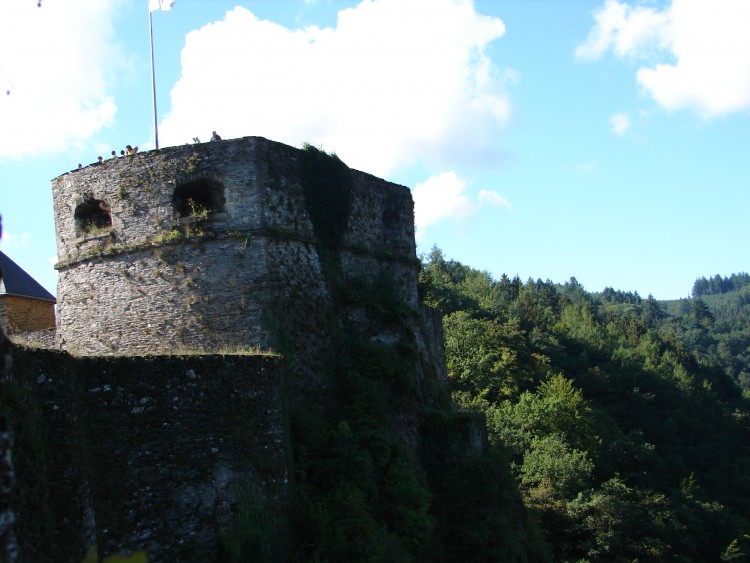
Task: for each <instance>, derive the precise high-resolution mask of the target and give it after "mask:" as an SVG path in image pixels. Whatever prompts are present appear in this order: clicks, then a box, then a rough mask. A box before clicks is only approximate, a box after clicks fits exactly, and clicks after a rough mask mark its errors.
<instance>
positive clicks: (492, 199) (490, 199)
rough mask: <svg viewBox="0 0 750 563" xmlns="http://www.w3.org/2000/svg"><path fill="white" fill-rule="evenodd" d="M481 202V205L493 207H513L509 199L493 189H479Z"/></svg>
mask: <svg viewBox="0 0 750 563" xmlns="http://www.w3.org/2000/svg"><path fill="white" fill-rule="evenodd" d="M479 204H480V206H481V205H491V206H492V207H505V208H506V209H513V208H512V207H511V205H510V203H508V200H507V199H505V198H504V197H503V196H501V195H500V194H499V193H497V192H493V191H491V190H479Z"/></svg>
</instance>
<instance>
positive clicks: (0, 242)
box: [0, 229, 31, 252]
mask: <svg viewBox="0 0 750 563" xmlns="http://www.w3.org/2000/svg"><path fill="white" fill-rule="evenodd" d="M30 243H31V233H21V234H20V235H16V234H15V233H11V232H8V230H7V229H4V230H3V238H2V239H0V246H1V247H2V248H3V249H4V250H6V251H8V252H18V251H19V250H23V249H24V248H28V247H29V244H30Z"/></svg>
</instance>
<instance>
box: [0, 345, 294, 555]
mask: <svg viewBox="0 0 750 563" xmlns="http://www.w3.org/2000/svg"><path fill="white" fill-rule="evenodd" d="M13 356H14V368H13V379H12V380H11V381H9V382H7V383H6V385H4V386H3V389H2V391H1V392H0V409H1V411H2V414H4V415H5V416H7V417H8V418H9V419H10V421H11V425H12V427H13V429H14V431H15V444H16V446H15V450H14V453H15V464H16V469H17V474H18V487H17V490H18V491H19V492H18V493H17V498H16V499H15V501H14V504H15V507H16V508H17V510H16V512H17V524H16V531H17V535H18V538H19V543H20V546H21V558H22V560H24V561H35V562H40V563H42V562H46V561H49V562H53V561H54V562H59V561H79V560H81V559H83V556H84V555H85V553H86V548H87V546H89V545H96V546H97V547H98V550H99V554H100V555H106V554H108V553H112V552H114V551H117V550H120V551H123V552H127V551H128V550H136V549H143V550H145V551H146V553H147V554H148V557H149V561H150V562H152V563H153V562H158V561H213V560H216V557H217V554H218V553H221V551H222V550H223V549H226V544H227V543H228V542H229V543H231V541H232V538H231V535H232V529H233V526H234V520H235V518H236V516H237V509H238V504H240V505H241V504H242V497H243V495H244V496H246V495H247V494H248V491H255V492H258V493H259V494H261V495H262V496H263V497H264V498H266V499H267V500H268V505H269V506H274V507H276V508H277V509H278V508H279V507H284V506H285V505H286V501H287V497H288V486H287V462H286V454H285V445H284V422H283V409H282V405H281V389H280V383H281V382H280V378H281V375H280V373H281V369H280V365H281V361H280V360H279V359H278V358H273V357H265V356H231V357H230V356H195V357H166V356H162V357H158V356H157V357H138V358H122V357H109V358H74V357H71V356H69V355H67V354H64V353H60V352H52V351H45V350H28V349H24V348H14V350H13ZM266 516H267V515H266ZM271 519H273V517H272V518H271Z"/></svg>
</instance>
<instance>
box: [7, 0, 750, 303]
mask: <svg viewBox="0 0 750 563" xmlns="http://www.w3.org/2000/svg"><path fill="white" fill-rule="evenodd" d="M36 4H37V0H2V2H0V214H2V215H3V228H4V236H3V240H2V242H0V250H3V251H4V252H5V253H6V254H8V255H9V256H10V257H11V258H12V259H13V260H15V261H16V262H17V263H18V264H19V265H21V266H22V267H23V268H24V269H26V270H27V271H28V272H29V273H31V274H32V275H33V276H34V277H35V278H36V279H38V280H39V281H40V282H41V283H42V284H43V285H44V286H45V287H47V289H49V290H50V291H52V292H53V293H54V292H55V285H56V274H55V272H54V269H53V267H52V264H53V263H54V260H55V255H56V246H55V235H54V221H53V215H52V198H51V187H50V181H51V180H52V179H53V178H54V177H56V176H58V175H60V174H62V173H64V172H67V171H68V170H71V169H73V168H75V167H76V166H77V165H78V163H82V164H83V165H87V164H89V163H92V162H94V161H96V157H97V156H98V155H102V156H105V157H106V156H107V155H108V154H109V153H110V152H111V151H112V150H117V151H118V152H119V150H120V149H122V148H123V147H124V146H125V145H126V144H132V145H138V146H139V147H140V148H141V150H148V149H150V148H153V146H154V145H153V143H154V141H153V115H152V107H151V74H150V59H149V41H148V2H147V0H111V1H108V2H91V1H90V0H65V1H63V0H42V6H41V7H37V5H36ZM152 16H153V28H154V44H155V53H156V79H157V93H158V108H159V124H160V125H159V139H160V145H161V146H169V145H175V144H183V143H188V142H191V140H192V138H193V137H199V138H200V139H201V140H204V141H207V140H208V139H209V137H210V134H211V131H212V130H214V129H215V130H217V131H218V132H219V133H220V134H221V135H222V136H223V137H224V138H233V137H243V136H248V135H260V136H264V137H267V138H270V139H273V140H277V141H281V142H284V143H288V144H290V145H293V146H300V145H301V144H302V143H303V142H310V143H312V144H314V145H318V146H322V147H323V148H324V149H326V150H329V151H335V152H336V153H337V154H338V155H339V156H340V157H341V158H342V159H343V160H344V161H345V162H346V163H347V164H349V165H350V166H351V167H353V168H357V169H360V170H364V171H367V172H370V173H373V174H376V175H378V176H381V177H384V178H386V179H388V180H391V181H394V182H398V183H401V184H404V185H407V186H409V187H410V188H412V191H413V194H414V198H415V220H416V223H417V236H418V251H419V252H420V253H425V254H426V253H428V252H429V251H430V249H431V248H432V246H433V245H437V246H438V247H440V248H441V249H442V250H443V252H444V254H445V255H446V256H447V257H448V258H450V259H455V260H458V261H460V262H462V263H464V264H466V265H469V266H472V267H474V268H478V269H481V270H487V271H489V272H490V273H491V274H492V275H493V276H495V277H499V276H500V275H501V274H503V273H506V274H508V275H510V276H514V275H516V274H517V275H519V276H520V277H521V278H522V279H524V280H525V279H527V278H529V277H531V278H534V279H536V278H542V279H551V280H552V281H554V282H560V283H562V282H564V281H567V280H568V279H569V278H570V277H571V276H575V277H576V278H577V279H578V281H579V282H581V283H582V284H583V285H584V287H585V288H586V289H588V290H590V291H601V290H602V289H604V288H605V287H606V286H612V287H614V288H616V289H622V290H626V291H638V292H639V293H640V294H641V295H643V296H646V295H648V294H653V295H654V296H655V297H656V298H658V299H673V298H679V297H686V296H688V294H689V292H690V289H691V288H692V284H693V282H694V280H695V279H696V278H697V277H699V276H711V275H714V274H717V273H718V274H722V275H729V274H731V273H732V272H740V271H748V270H750V265H749V264H748V251H747V241H748V238H749V237H748V235H749V234H750V232H749V231H750V221H748V216H749V215H750V190H749V189H748V188H750V156H749V155H750V34H748V33H747V29H749V28H750V0H713V1H712V2H697V1H691V0H673V1H646V2H635V1H615V0H596V1H594V0H592V1H588V0H570V1H566V2H560V1H558V0H551V1H544V0H513V1H505V0H476V1H474V2H471V1H468V0H369V1H364V2H360V1H344V0H247V1H233V2H229V1H224V0H210V1H207V0H177V1H176V3H175V5H174V7H173V8H172V9H171V10H170V11H168V12H162V11H155V12H153V14H152Z"/></svg>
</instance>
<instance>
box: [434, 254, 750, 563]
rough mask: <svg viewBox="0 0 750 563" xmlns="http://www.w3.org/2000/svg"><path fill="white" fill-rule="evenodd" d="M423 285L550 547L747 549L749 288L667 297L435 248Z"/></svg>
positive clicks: (569, 551)
mask: <svg viewBox="0 0 750 563" xmlns="http://www.w3.org/2000/svg"><path fill="white" fill-rule="evenodd" d="M420 290H421V292H422V298H423V300H424V302H425V303H427V304H428V305H431V306H433V307H436V308H438V309H439V310H440V311H441V312H442V313H443V314H444V320H443V325H444V331H445V346H446V355H447V367H448V375H449V379H450V386H451V391H452V395H453V399H454V402H455V403H456V404H457V405H458V406H459V407H460V408H462V409H465V410H469V411H478V412H481V413H484V414H485V415H486V419H487V425H488V431H489V438H490V442H491V447H492V448H493V449H494V450H495V451H496V452H499V455H505V456H507V458H508V459H509V460H510V472H511V473H512V475H513V477H514V478H515V480H516V482H517V486H518V488H519V489H520V492H521V495H522V498H523V501H524V503H525V505H526V506H527V507H528V508H529V509H530V511H531V512H532V513H533V514H534V515H535V516H536V518H537V519H538V522H539V524H540V526H541V528H542V529H543V532H544V536H545V538H546V542H547V543H548V544H549V548H550V549H551V550H552V553H553V559H554V560H556V561H579V560H587V561H636V560H638V561H657V560H658V561H665V560H671V561H696V560H702V561H718V560H724V561H746V560H747V557H748V554H750V541H749V540H750V536H748V535H747V534H748V533H749V532H750V521H749V520H748V515H750V402H749V397H750V375H749V374H750V291H749V290H750V286H741V287H740V288H739V289H736V290H732V291H730V292H728V293H719V292H717V293H716V294H715V295H702V296H701V297H700V298H696V299H685V300H681V301H677V302H669V303H666V302H659V301H657V300H655V299H654V298H652V297H650V296H649V297H648V298H645V299H644V298H641V297H640V296H639V295H638V294H633V293H627V292H622V291H616V290H613V289H610V288H608V289H606V290H605V291H604V292H602V293H601V294H594V293H590V292H588V291H586V290H585V289H584V288H583V287H582V286H581V285H580V284H579V283H578V282H577V281H576V280H575V278H571V280H570V281H569V282H567V283H565V284H564V285H562V286H559V285H555V284H553V283H552V282H550V281H546V282H543V281H541V280H537V281H534V280H531V279H530V280H528V281H526V282H523V281H521V280H520V279H518V278H517V277H516V278H515V279H510V278H508V277H506V276H503V277H502V278H501V279H500V280H495V279H492V277H491V276H490V275H489V274H487V273H486V272H481V271H477V270H474V269H472V268H470V267H467V266H465V265H462V264H460V263H459V262H455V261H452V260H447V259H446V258H445V257H444V256H443V254H442V252H441V251H440V250H438V249H433V251H432V253H431V254H430V255H429V257H427V260H426V261H425V263H424V264H423V269H422V274H421V278H420ZM714 299H715V300H716V301H712V300H714Z"/></svg>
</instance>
